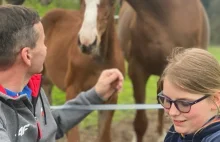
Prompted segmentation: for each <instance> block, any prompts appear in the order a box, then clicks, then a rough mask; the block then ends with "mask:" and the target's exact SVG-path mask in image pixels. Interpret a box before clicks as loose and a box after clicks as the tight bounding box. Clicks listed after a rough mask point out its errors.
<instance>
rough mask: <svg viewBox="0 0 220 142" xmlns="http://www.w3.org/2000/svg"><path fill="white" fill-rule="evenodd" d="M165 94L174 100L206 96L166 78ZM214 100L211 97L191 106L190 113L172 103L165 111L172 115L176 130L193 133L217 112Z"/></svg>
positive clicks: (187, 99) (190, 99)
mask: <svg viewBox="0 0 220 142" xmlns="http://www.w3.org/2000/svg"><path fill="white" fill-rule="evenodd" d="M163 94H164V96H166V97H168V98H170V99H172V100H179V99H181V100H185V101H190V102H192V101H195V100H197V99H200V98H202V97H203V96H204V94H199V95H198V94H191V93H188V92H186V91H185V90H184V89H182V88H180V87H178V86H176V85H174V84H172V83H171V82H169V80H168V79H166V78H165V79H164V83H163ZM213 104H214V103H213V102H212V101H211V100H210V97H208V98H206V99H204V100H202V101H200V102H198V103H196V104H194V105H192V106H191V110H190V111H189V112H188V113H181V112H180V111H179V110H178V109H177V108H176V106H175V105H174V104H173V103H172V105H171V108H170V109H165V112H166V113H167V114H168V115H169V116H170V118H171V120H172V122H173V124H174V127H175V130H176V131H177V132H178V133H181V134H185V135H186V134H191V133H195V132H196V131H197V130H199V129H200V128H201V127H202V126H203V125H204V124H205V123H206V122H207V121H208V120H209V119H210V118H212V117H213V116H215V115H216V114H217V112H216V110H213V109H212V108H213Z"/></svg>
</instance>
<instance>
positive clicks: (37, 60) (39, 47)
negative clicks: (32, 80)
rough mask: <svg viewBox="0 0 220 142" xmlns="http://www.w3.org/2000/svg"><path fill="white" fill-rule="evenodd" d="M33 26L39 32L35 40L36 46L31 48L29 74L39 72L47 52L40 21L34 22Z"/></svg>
mask: <svg viewBox="0 0 220 142" xmlns="http://www.w3.org/2000/svg"><path fill="white" fill-rule="evenodd" d="M34 28H35V30H36V32H37V33H38V34H39V38H38V40H37V42H36V47H35V48H33V49H31V52H32V58H31V69H30V73H31V74H35V73H40V72H41V71H42V70H43V63H44V60H45V57H46V54H47V47H46V46H45V44H44V40H45V34H44V29H43V25H42V23H41V22H39V23H37V24H35V25H34Z"/></svg>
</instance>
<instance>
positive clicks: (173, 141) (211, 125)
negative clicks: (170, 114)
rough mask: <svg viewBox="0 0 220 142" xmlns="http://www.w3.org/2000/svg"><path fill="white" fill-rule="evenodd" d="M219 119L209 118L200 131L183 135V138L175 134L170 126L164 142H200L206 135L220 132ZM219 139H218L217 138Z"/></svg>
mask: <svg viewBox="0 0 220 142" xmlns="http://www.w3.org/2000/svg"><path fill="white" fill-rule="evenodd" d="M219 128H220V117H219V116H215V117H213V118H211V119H210V120H209V121H208V122H207V123H206V124H205V125H204V126H203V127H202V128H201V129H200V130H198V131H197V132H196V133H194V134H189V135H185V136H184V137H183V136H182V135H181V134H179V133H177V132H176V131H175V129H174V126H173V125H172V126H171V128H170V130H169V131H168V133H167V135H166V137H165V140H164V142H185V141H187V142H189V141H192V142H201V141H202V140H203V138H205V137H207V136H208V135H211V134H214V133H215V132H217V131H220V129H219ZM219 139H220V138H219ZM219 141H220V140H219Z"/></svg>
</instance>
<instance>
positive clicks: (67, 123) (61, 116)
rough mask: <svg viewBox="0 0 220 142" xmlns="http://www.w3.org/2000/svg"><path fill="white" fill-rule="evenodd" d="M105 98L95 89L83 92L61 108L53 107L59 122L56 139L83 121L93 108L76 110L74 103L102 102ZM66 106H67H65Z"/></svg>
mask: <svg viewBox="0 0 220 142" xmlns="http://www.w3.org/2000/svg"><path fill="white" fill-rule="evenodd" d="M103 102H104V101H103V99H102V98H100V97H99V96H98V94H97V93H96V92H95V89H93V88H92V89H91V90H89V91H87V92H81V93H80V94H79V95H78V96H77V97H76V98H74V99H72V100H69V101H67V102H66V103H65V104H64V105H63V106H62V108H61V109H53V110H52V114H53V116H54V119H55V121H56V123H57V127H58V129H57V134H56V139H59V138H61V137H63V135H64V133H66V132H67V131H68V130H70V129H71V128H73V127H74V126H75V125H77V124H78V123H79V122H80V121H82V120H83V119H84V118H85V117H86V116H87V115H88V114H89V113H90V112H92V111H91V110H74V109H73V108H71V106H73V105H90V104H101V103H103ZM65 107H66V108H65Z"/></svg>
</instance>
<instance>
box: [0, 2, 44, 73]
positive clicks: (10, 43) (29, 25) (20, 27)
mask: <svg viewBox="0 0 220 142" xmlns="http://www.w3.org/2000/svg"><path fill="white" fill-rule="evenodd" d="M38 22H40V17H39V15H38V13H37V12H36V11H34V10H32V9H29V8H26V7H24V6H15V5H6V6H1V7H0V69H1V70H2V69H6V68H8V67H10V66H11V65H12V64H13V63H14V62H15V60H16V57H17V54H18V53H19V52H20V50H21V49H22V48H24V47H30V48H34V47H35V46H36V41H37V40H38V36H39V35H38V33H37V32H36V31H35V29H34V27H33V26H34V24H36V23H38Z"/></svg>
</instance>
